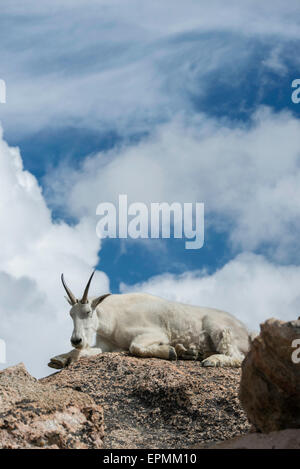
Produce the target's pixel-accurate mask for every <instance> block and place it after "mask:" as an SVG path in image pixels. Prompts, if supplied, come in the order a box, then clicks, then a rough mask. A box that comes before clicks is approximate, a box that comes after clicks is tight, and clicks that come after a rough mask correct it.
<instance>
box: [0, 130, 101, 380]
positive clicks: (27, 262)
mask: <svg viewBox="0 0 300 469" xmlns="http://www.w3.org/2000/svg"><path fill="white" fill-rule="evenodd" d="M0 174H1V185H0V224H1V229H0V244H1V251H0V283H1V284H0V337H1V339H4V340H5V341H6V343H7V360H8V362H7V364H14V363H16V362H19V361H24V362H25V364H26V366H27V367H28V369H29V370H30V371H31V372H32V373H33V374H34V375H39V376H40V375H41V374H47V372H48V373H49V369H47V367H46V365H47V361H48V359H49V358H50V356H51V355H53V354H58V353H62V352H64V351H65V350H68V349H69V348H71V347H70V346H69V338H70V333H71V330H72V322H71V319H70V317H69V315H68V309H69V308H68V305H67V303H66V302H65V300H64V298H63V296H64V291H63V288H62V286H61V284H60V274H61V272H63V271H64V272H65V275H66V278H67V279H68V282H69V284H70V286H71V288H72V290H73V291H74V293H75V294H77V295H81V294H82V291H83V289H84V286H85V282H86V281H87V279H88V277H89V275H90V273H91V269H92V267H93V266H94V265H96V264H97V261H98V250H99V248H100V245H99V240H98V238H97V236H96V232H95V225H93V224H92V223H91V222H90V221H88V219H85V218H82V219H81V220H80V222H79V223H78V224H77V225H75V226H73V227H71V226H69V225H67V224H66V223H63V222H60V223H55V222H53V221H52V219H51V212H50V210H49V209H48V207H47V205H46V203H45V200H44V198H43V195H42V193H41V189H40V187H39V185H38V183H37V181H36V179H35V178H34V176H33V175H32V174H30V173H29V172H27V171H24V169H23V166H22V159H21V156H20V154H19V151H18V149H16V148H11V147H9V146H8V145H7V143H6V142H5V141H4V140H3V138H2V133H1V135H0ZM108 288H109V285H108V279H107V277H106V276H105V275H104V274H103V273H101V272H97V275H96V276H95V279H94V282H93V285H92V287H91V293H92V294H93V292H94V293H96V292H98V293H99V292H100V293H102V292H106V291H107V290H108Z"/></svg>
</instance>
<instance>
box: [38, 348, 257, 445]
mask: <svg viewBox="0 0 300 469" xmlns="http://www.w3.org/2000/svg"><path fill="white" fill-rule="evenodd" d="M41 382H42V383H43V384H51V385H52V386H54V387H56V389H57V390H60V392H62V391H63V390H65V391H66V392H70V390H80V391H81V392H83V393H85V394H86V395H88V396H89V397H90V398H92V399H93V400H94V401H95V402H96V404H97V405H99V406H102V407H103V411H104V422H105V436H104V440H103V443H104V448H108V449H116V448H120V449H125V448H132V449H135V448H154V449H161V448H167V449H171V448H193V447H195V446H197V445H198V444H199V443H202V444H203V445H204V446H209V445H211V444H212V443H214V442H219V441H224V440H227V439H229V438H233V437H235V436H238V435H242V434H245V433H247V432H248V430H249V424H248V422H247V419H246V415H245V414H244V412H243V410H242V408H241V405H240V403H239V399H238V389H239V382H240V369H237V368H204V367H201V365H200V362H199V361H186V360H184V361H181V360H179V361H177V362H175V361H172V362H171V361H166V360H160V359H155V358H143V359H140V358H136V357H133V356H129V355H128V354H126V353H104V354H102V355H100V356H96V357H93V358H88V359H82V360H80V361H79V362H76V363H74V364H72V365H70V366H69V367H68V368H65V369H63V370H62V371H60V372H58V373H55V374H53V375H51V376H49V377H47V378H43V379H42V380H41Z"/></svg>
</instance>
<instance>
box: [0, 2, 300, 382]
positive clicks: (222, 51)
mask: <svg viewBox="0 0 300 469" xmlns="http://www.w3.org/2000/svg"><path fill="white" fill-rule="evenodd" d="M205 3H206V2H205ZM205 3H204V2H203V3H199V2H198V1H194V0H188V1H187V2H185V3H184V5H183V4H182V2H174V1H172V2H171V1H169V0H167V1H165V2H157V1H153V2H145V1H143V0H142V1H141V0H140V1H135V0H132V1H127V0H126V1H118V0H113V1H109V2H108V1H105V0H92V1H90V2H89V3H88V4H87V3H86V2H83V1H82V0H76V1H73V2H70V1H68V0H62V1H60V2H58V1H56V0H54V1H52V2H48V1H45V2H43V3H42V4H40V3H37V2H35V1H33V0H29V1H28V2H27V4H26V8H25V7H24V6H23V4H22V2H21V1H18V0H12V1H11V2H10V3H9V4H6V5H4V6H1V9H2V14H1V20H0V22H1V28H0V51H1V64H0V78H1V79H4V80H5V81H6V85H7V103H6V104H5V105H0V121H1V125H2V128H3V132H4V137H3V150H2V152H3V154H2V159H3V162H4V161H6V159H7V161H8V162H11V161H12V160H13V159H14V158H15V154H14V150H13V147H18V148H19V152H20V160H21V161H22V162H23V167H24V171H25V172H24V171H23V169H20V167H19V166H18V165H19V163H15V166H14V169H11V171H12V173H11V174H15V175H16V176H15V177H16V178H17V179H16V180H17V181H18V184H21V187H22V190H24V191H27V192H26V194H25V193H24V194H23V196H22V197H21V196H20V199H18V197H19V195H14V196H13V195H12V196H11V197H12V198H11V199H9V201H8V202H7V204H8V203H9V205H7V204H6V205H5V204H4V203H3V207H2V213H1V211H0V220H1V217H2V218H3V220H7V217H9V224H8V225H9V226H8V227H7V230H4V229H3V240H4V243H5V242H7V243H8V245H9V246H10V244H9V243H10V242H11V247H10V248H8V249H7V255H6V257H5V256H4V257H3V259H1V258H0V262H1V264H0V270H1V272H3V275H4V276H6V277H5V278H6V279H8V280H5V281H7V282H8V281H9V282H10V284H9V285H10V288H13V285H14V282H16V285H17V288H20V289H21V290H20V291H22V288H23V287H22V285H23V284H22V281H23V280H24V282H25V283H24V285H26V290H27V289H28V282H29V283H30V282H32V287H31V288H32V299H31V300H30V301H31V303H30V304H32V305H33V306H32V308H41V310H42V311H43V313H42V314H43V315H44V317H45V318H47V320H46V323H47V324H48V325H47V328H46V329H47V330H49V331H50V330H52V328H53V330H55V327H57V326H58V324H60V325H61V326H60V327H62V328H63V330H62V332H61V333H60V334H59V339H58V345H59V347H61V348H68V344H67V340H68V336H69V333H70V328H71V325H70V324H69V322H68V321H69V319H68V318H67V317H66V319H62V316H60V315H61V314H62V313H61V312H60V311H61V310H62V308H63V307H64V309H67V308H66V306H63V303H62V300H61V299H60V298H59V299H58V297H59V296H61V297H62V296H63V295H62V293H63V292H62V291H61V288H60V285H59V281H58V280H57V279H59V274H60V273H61V270H62V269H63V270H64V271H65V274H66V275H67V276H68V277H69V278H70V281H71V283H72V282H73V284H74V285H75V288H81V287H80V285H84V280H85V278H86V277H87V276H88V272H89V271H91V269H92V268H93V267H94V266H95V265H97V269H98V270H99V275H98V277H96V279H98V280H97V282H96V286H95V291H96V289H97V292H98V290H101V291H100V293H102V292H103V293H105V291H104V290H105V289H108V288H109V289H110V290H111V291H112V292H114V293H117V292H120V291H121V292H122V291H130V290H139V289H143V290H147V291H151V292H152V293H156V294H160V295H162V296H166V297H170V298H174V299H177V300H180V301H186V302H190V303H196V304H204V303H205V304H207V305H209V306H217V307H221V308H223V309H229V310H231V311H232V312H233V313H235V314H237V315H239V316H240V318H241V319H242V320H244V321H245V322H246V323H247V325H249V327H252V328H258V324H259V322H261V321H262V320H264V319H265V318H266V317H269V316H270V315H273V314H275V315H276V314H277V315H278V316H280V317H284V318H288V317H293V315H294V314H296V311H297V308H298V306H299V305H300V297H299V295H298V292H297V288H296V286H295V287H294V284H295V285H296V284H297V282H296V279H297V278H298V275H299V278H300V272H298V269H299V262H300V250H299V244H298V234H297V233H298V229H299V227H300V226H299V225H300V222H299V214H300V208H299V207H298V205H299V202H298V200H299V199H298V196H299V194H298V182H299V181H300V176H299V174H300V168H299V143H300V142H299V110H300V105H298V106H299V107H298V106H297V105H295V104H293V103H292V101H291V91H292V90H291V82H292V80H293V79H295V78H299V57H298V54H297V50H298V49H299V40H300V25H299V19H298V18H299V17H300V16H299V5H298V2H296V1H291V2H289V4H288V5H286V4H285V2H283V1H280V0H277V1H266V2H264V4H263V5H261V2H258V1H256V0H253V1H251V2H250V1H245V2H244V3H243V5H240V3H239V2H236V1H233V0H231V1H229V2H228V5H226V8H225V6H224V5H223V3H222V2H221V1H217V0H214V1H212V2H209V5H208V4H205ZM0 156H1V154H0ZM3 164H4V163H3ZM7 165H8V163H7ZM7 165H6V166H7ZM6 166H5V167H4V166H3V168H4V169H2V176H0V177H2V178H3V180H4V179H5V180H6V181H10V178H8V177H7V176H6V173H5V171H6V169H5V168H6ZM7 167H8V166H7ZM13 171H14V172H13ZM20 171H21V173H20ZM26 171H27V173H26ZM298 172H299V174H298ZM19 173H20V174H19ZM25 174H29V175H30V176H25ZM32 176H33V178H35V179H33V182H32V180H31V177H32ZM298 176H299V181H298ZM27 177H28V178H29V179H28V181H29V180H30V181H31V182H30V183H29V182H28V183H27V182H26V184H25V185H24V178H25V179H26V178H27ZM20 181H21V182H20ZM26 181H27V179H26ZM7 184H8V183H7ZM15 184H17V183H15ZM14 187H15V186H14V185H13V183H12V185H11V186H8V191H9V193H10V194H15V193H14V190H15V189H14ZM119 193H127V194H128V196H129V199H130V200H131V201H139V202H145V203H147V204H149V203H151V201H153V202H157V201H166V202H172V201H179V202H196V201H198V202H204V203H205V217H206V218H205V244H204V246H203V248H202V249H200V250H195V251H194V250H193V251H188V250H186V249H184V240H172V239H170V240H165V239H164V240H137V241H133V240H126V241H124V240H122V241H121V240H118V239H117V240H104V241H103V242H101V243H100V242H99V240H98V239H97V237H96V233H95V229H96V223H97V221H98V218H97V216H96V207H97V204H98V203H100V202H102V201H112V202H115V201H116V198H117V196H118V194H119ZM0 195H1V192H0ZM27 196H28V200H30V203H29V202H28V203H27V202H26V201H27ZM3 197H4V196H3ZM21 199H22V201H21ZM3 200H6V199H5V197H4V198H3ZM23 203H24V204H25V203H26V205H24V207H23V205H22V204H23ZM17 205H18V206H19V207H21V208H22V210H21V208H19V209H17V208H12V207H16V206H17ZM40 213H41V215H40ZM20 217H21V218H22V217H23V218H24V224H21V225H20V221H19V220H20ZM14 220H15V221H14ZM17 220H18V221H17ZM43 223H44V225H43ZM19 225H20V226H19ZM35 225H37V226H35ZM2 226H3V225H2ZM12 233H14V234H13V235H12ZM17 233H19V234H17ZM22 233H23V236H22ZM7 239H8V240H9V242H8V241H7ZM27 240H28V241H27ZM87 243H89V244H88V245H87ZM19 246H22V250H21V248H20V249H19ZM48 256H49V258H48ZM55 260H56V263H55V262H54V261H55ZM1 272H0V273H1ZM47 272H48V274H47ZM101 272H103V274H102V273H101ZM7 276H8V277H7ZM22 279H23V280H22ZM220 279H221V280H220ZM257 279H261V280H260V282H259V284H258V285H257V284H256V282H257V281H258V280H257ZM278 279H280V280H278ZM282 279H283V280H282ZM278 281H280V283H281V285H283V284H284V285H285V286H284V287H282V291H281V292H279V293H278V291H277V290H278V284H277V282H278ZM20 282H21V283H20ZM26 282H27V283H26ZM282 282H283V283H282ZM235 284H236V285H237V286H236V287H235ZM225 286H226V288H225ZM288 286H289V287H288ZM24 288H25V287H24ZM237 290H238V292H237ZM226 291H227V293H226ZM254 291H255V294H254V293H253V292H254ZM275 291H276V295H279V297H278V296H276V295H275V296H274V292H275ZM49 292H51V295H50V293H49ZM247 292H248V293H247ZM250 292H251V298H249V295H250ZM264 292H267V294H265V296H264ZM280 295H281V296H280ZM50 296H51V298H50ZM275 298H276V301H275ZM203 302H204V303H203ZM246 304H247V305H248V306H245V305H246ZM250 304H251V307H250V306H249V305H250ZM5 307H7V306H5ZM5 307H4V305H2V311H3V313H2V315H3V317H4V318H6V316H7V313H6V312H5V311H6V310H5ZM253 309H254V310H255V311H257V313H255V314H254V316H251V314H252V313H251V311H252V310H253ZM0 311H1V305H0ZM249 311H250V312H249ZM21 314H22V317H23V318H24V327H28V328H29V326H25V323H26V324H28V317H27V312H26V311H25V310H24V311H23V312H22V313H21ZM30 321H31V320H30ZM61 321H62V322H61ZM13 326H14V320H13V319H12V318H10V319H8V322H7V325H6V326H5V328H4V329H5V330H4V329H3V333H2V335H5V337H4V338H5V339H6V341H8V342H9V343H11V344H13V345H11V348H10V354H11V358H10V362H14V361H17V360H19V358H20V359H21V358H22V353H21V349H22V346H21V344H22V343H23V341H22V340H23V339H22V338H21V337H19V338H17V339H15V340H12V339H11V337H12V328H13ZM36 328H37V329H36V331H37V335H38V336H40V334H41V339H40V340H43V341H45V340H47V330H46V329H45V330H43V326H42V325H41V324H40V325H39V326H36ZM41 330H43V332H41ZM0 337H1V325H0ZM38 343H39V342H38ZM64 344H65V345H64ZM18 347H20V348H18ZM36 347H37V349H38V345H37V346H36ZM12 349H14V350H13V351H12ZM61 351H63V350H56V349H55V347H53V344H51V343H49V345H48V346H47V347H46V348H45V355H46V354H47V353H52V352H53V353H54V354H55V353H58V352H61ZM26 360H27V362H28V363H29V367H30V366H31V367H32V370H33V372H34V373H36V374H41V373H44V368H43V366H44V365H43V366H42V365H40V364H39V363H38V361H37V359H36V358H34V357H33V355H32V353H31V354H30V352H28V356H27V355H26V358H25V361H26ZM45 360H46V358H45ZM45 360H44V361H45ZM41 370H43V371H41Z"/></svg>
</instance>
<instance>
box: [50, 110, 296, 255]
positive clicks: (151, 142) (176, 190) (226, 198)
mask: <svg viewBox="0 0 300 469" xmlns="http://www.w3.org/2000/svg"><path fill="white" fill-rule="evenodd" d="M299 145H300V122H299V120H298V119H296V118H295V117H293V116H292V115H291V114H289V113H288V112H281V113H277V114H276V113H273V112H271V111H270V110H269V109H267V108H261V109H260V110H258V111H257V112H256V113H255V114H254V115H253V116H252V121H251V123H250V125H246V124H236V125H235V126H234V125H233V124H232V123H228V122H226V121H218V120H214V119H209V118H207V117H206V116H205V115H202V116H200V117H198V118H196V119H194V120H191V119H185V118H184V117H182V116H181V117H179V118H174V119H173V121H172V122H171V123H169V124H166V125H162V126H160V127H159V128H158V129H157V130H156V131H155V132H153V134H152V135H151V136H150V137H147V138H145V139H144V140H143V141H142V142H140V143H138V144H134V145H132V146H128V147H124V148H121V149H118V150H113V151H110V152H108V153H107V154H105V153H100V154H97V155H95V156H91V157H89V158H87V159H86V160H85V161H84V163H83V165H82V168H80V170H79V171H78V172H76V171H72V169H71V168H66V169H63V168H59V170H58V171H57V172H55V173H54V174H53V175H52V176H51V177H49V179H48V185H49V186H50V188H51V186H52V188H53V191H54V193H56V194H58V191H57V188H58V187H59V188H60V189H61V190H63V194H61V193H60V194H59V198H60V200H63V201H64V204H65V203H66V204H67V207H68V209H69V211H70V213H71V214H73V215H74V216H77V217H82V216H83V215H84V214H85V215H86V214H87V213H88V214H89V216H91V217H92V218H93V219H94V220H95V222H96V220H97V218H96V216H95V212H96V207H97V205H98V203H100V202H106V201H112V202H115V203H116V201H117V198H118V194H127V195H128V201H129V203H130V202H135V201H137V202H145V203H150V202H169V203H171V202H173V201H178V202H195V201H197V202H204V203H205V213H206V226H208V225H210V226H213V227H214V229H216V230H224V231H227V232H228V234H229V236H230V241H231V243H232V246H233V249H240V250H246V251H254V250H256V249H259V248H260V249H262V248H263V249H264V250H265V252H267V253H268V255H269V256H272V257H273V258H274V259H277V260H279V261H280V262H282V261H284V262H289V261H291V260H293V261H296V260H298V261H299V260H300V256H299V249H298V248H297V246H298V234H297V233H298V232H299V229H300V202H299V201H300V166H299V156H300V153H299ZM52 202H53V203H55V202H58V201H57V200H56V201H55V200H54V199H53V200H52Z"/></svg>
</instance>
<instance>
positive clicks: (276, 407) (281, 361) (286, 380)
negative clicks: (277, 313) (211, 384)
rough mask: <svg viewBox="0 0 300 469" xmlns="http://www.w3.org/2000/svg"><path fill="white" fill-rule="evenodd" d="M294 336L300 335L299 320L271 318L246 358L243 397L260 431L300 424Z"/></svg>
mask: <svg viewBox="0 0 300 469" xmlns="http://www.w3.org/2000/svg"><path fill="white" fill-rule="evenodd" d="M295 339H300V320H297V321H290V322H283V321H279V320H276V319H269V320H268V321H266V322H265V323H264V324H262V325H261V333H260V335H259V336H258V337H256V338H255V339H254V341H253V342H252V345H251V349H250V351H249V353H248V355H247V356H246V358H245V360H244V362H243V365H242V377H241V386H240V400H241V403H242V406H243V408H244V410H245V412H246V414H247V417H248V419H249V421H250V422H251V423H252V424H253V426H254V428H255V429H256V430H258V431H261V432H265V433H268V432H272V431H276V430H283V429H286V428H300V363H294V362H293V361H292V354H293V352H295V348H294V347H293V346H292V343H293V341H294V340H295ZM299 355H300V354H299Z"/></svg>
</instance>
